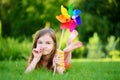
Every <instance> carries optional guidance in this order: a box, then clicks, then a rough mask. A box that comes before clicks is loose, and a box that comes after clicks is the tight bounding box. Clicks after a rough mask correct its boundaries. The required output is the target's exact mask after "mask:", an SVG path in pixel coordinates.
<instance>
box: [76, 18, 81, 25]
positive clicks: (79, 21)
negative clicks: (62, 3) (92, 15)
mask: <svg viewBox="0 0 120 80" xmlns="http://www.w3.org/2000/svg"><path fill="white" fill-rule="evenodd" d="M75 20H76V23H77V24H78V25H80V24H81V19H80V16H77V17H76V19H75Z"/></svg>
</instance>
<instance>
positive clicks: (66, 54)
mask: <svg viewBox="0 0 120 80" xmlns="http://www.w3.org/2000/svg"><path fill="white" fill-rule="evenodd" d="M77 35H78V33H77V31H76V30H74V31H73V32H72V33H71V35H70V37H69V39H68V41H67V46H66V48H65V49H64V50H63V51H61V50H58V49H57V42H56V36H55V32H54V31H53V30H52V29H49V28H44V29H42V30H40V31H39V32H38V33H37V35H36V37H35V40H34V42H33V48H32V54H31V56H30V58H29V60H28V65H27V68H26V70H25V72H26V73H27V72H30V71H32V70H34V69H37V68H40V67H44V68H47V69H49V70H52V71H56V72H58V73H60V74H63V72H64V71H65V70H66V69H67V68H68V67H69V65H70V60H71V51H72V50H74V49H76V48H79V47H81V46H82V43H81V42H80V41H78V42H76V43H73V44H72V40H73V39H74V38H75V37H76V36H77Z"/></svg>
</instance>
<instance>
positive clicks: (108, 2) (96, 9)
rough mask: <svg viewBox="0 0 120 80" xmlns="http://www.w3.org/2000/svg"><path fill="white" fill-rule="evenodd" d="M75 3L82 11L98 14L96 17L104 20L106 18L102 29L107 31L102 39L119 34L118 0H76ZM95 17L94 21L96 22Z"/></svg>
mask: <svg viewBox="0 0 120 80" xmlns="http://www.w3.org/2000/svg"><path fill="white" fill-rule="evenodd" d="M75 4H76V7H80V8H81V10H82V12H85V13H86V12H87V13H90V14H91V15H92V16H98V18H97V19H99V18H101V19H102V20H104V21H105V20H106V21H105V22H106V25H107V26H104V27H106V28H104V29H105V30H104V31H106V32H108V34H104V35H105V36H104V37H103V38H102V39H103V41H104V38H106V37H107V36H109V35H115V36H116V37H119V36H120V27H119V26H120V20H119V19H120V15H119V14H120V10H119V8H120V0H76V1H75ZM97 19H96V21H95V22H97ZM91 20H93V18H91ZM108 22H109V23H108ZM94 24H96V23H94ZM96 26H97V24H96ZM93 28H94V27H93ZM102 28H103V27H102ZM101 31H102V30H101ZM104 31H103V32H104ZM96 32H98V34H99V30H96ZM92 33H93V32H92ZM102 35H103V34H102ZM100 37H101V36H100ZM106 41H107V40H106Z"/></svg>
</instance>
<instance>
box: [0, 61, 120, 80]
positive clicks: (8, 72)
mask: <svg viewBox="0 0 120 80" xmlns="http://www.w3.org/2000/svg"><path fill="white" fill-rule="evenodd" d="M25 65H26V61H0V80H119V79H120V61H99V60H98V61H96V60H95V61H89V60H72V64H71V67H70V68H69V69H68V70H67V71H66V72H65V73H64V74H63V75H60V74H56V75H55V76H53V75H52V72H50V71H48V70H45V69H38V70H34V71H33V72H30V73H28V74H25V73H24V70H25Z"/></svg>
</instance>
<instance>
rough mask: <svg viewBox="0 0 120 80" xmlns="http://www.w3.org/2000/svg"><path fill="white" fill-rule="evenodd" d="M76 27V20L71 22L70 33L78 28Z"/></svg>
mask: <svg viewBox="0 0 120 80" xmlns="http://www.w3.org/2000/svg"><path fill="white" fill-rule="evenodd" d="M76 26H77V23H76V22H75V21H74V20H71V21H70V28H69V30H70V32H72V31H73V30H74V29H75V28H76Z"/></svg>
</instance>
